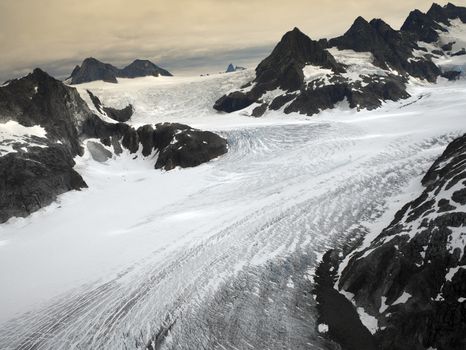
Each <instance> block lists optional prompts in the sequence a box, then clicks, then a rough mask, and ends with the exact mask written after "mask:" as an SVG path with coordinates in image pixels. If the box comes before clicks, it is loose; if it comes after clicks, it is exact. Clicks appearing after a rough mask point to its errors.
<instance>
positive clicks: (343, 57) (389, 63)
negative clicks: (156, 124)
mask: <svg viewBox="0 0 466 350" xmlns="http://www.w3.org/2000/svg"><path fill="white" fill-rule="evenodd" d="M456 18H458V19H460V20H462V21H463V22H464V23H466V8H462V7H456V6H454V5H452V4H448V5H446V6H444V7H441V6H439V5H436V4H434V5H433V6H432V8H431V9H430V10H429V11H428V12H427V13H426V14H424V13H422V12H420V11H418V10H416V11H413V12H412V13H411V14H410V15H409V17H408V18H407V20H406V22H405V24H404V25H403V27H402V29H401V30H400V31H397V30H394V29H393V28H391V27H390V26H389V25H388V24H387V23H385V22H384V21H382V20H381V19H373V20H371V21H370V22H368V21H366V20H365V19H364V18H362V17H358V18H357V19H356V20H355V21H354V23H353V25H352V26H351V27H350V28H349V30H348V31H347V32H346V33H345V34H343V35H342V36H340V37H337V38H333V39H330V40H327V39H322V40H319V41H313V40H311V39H310V38H308V37H307V36H306V35H304V34H303V33H301V32H300V31H299V30H298V29H297V28H295V29H293V30H292V31H290V32H288V33H286V34H285V35H284V36H283V38H282V39H281V41H280V42H279V43H278V44H277V46H276V47H275V49H274V50H273V52H272V53H271V54H270V56H268V57H267V58H266V59H264V60H263V61H262V62H261V63H260V64H259V65H258V66H257V68H256V78H255V79H254V80H253V81H252V82H250V83H249V84H247V85H246V86H244V87H242V88H241V89H238V91H234V92H232V93H230V94H229V95H225V96H222V97H221V98H220V99H219V100H217V102H216V103H215V104H214V109H216V110H218V111H224V112H227V113H231V112H234V111H237V110H241V109H245V108H247V110H248V112H249V113H250V114H251V115H253V116H261V115H263V114H265V113H267V110H279V109H282V110H283V112H284V113H292V112H298V113H302V114H307V115H313V114H316V113H318V112H319V111H322V110H324V109H329V108H334V107H335V105H336V104H337V103H339V102H342V101H345V100H346V101H348V103H349V105H350V107H351V108H357V109H361V108H367V109H372V108H377V107H379V106H380V105H381V104H382V103H383V102H384V101H389V100H392V101H397V100H399V99H404V98H408V97H409V96H410V95H409V93H408V92H407V91H406V83H407V82H408V80H409V78H410V77H414V78H419V79H423V80H427V81H429V82H435V81H436V80H437V78H438V77H439V76H443V77H446V78H447V79H450V80H454V79H456V78H457V77H458V76H459V75H460V74H461V73H460V72H461V70H460V69H456V68H455V67H446V68H447V69H445V71H442V69H441V67H440V66H438V65H437V64H436V63H435V62H434V61H433V59H438V58H439V57H442V56H443V55H447V56H455V55H462V54H463V53H466V49H465V50H464V51H463V50H459V51H457V52H451V50H452V47H453V44H454V43H444V42H441V41H440V40H439V35H440V34H439V33H442V32H448V28H449V26H450V25H451V23H450V20H451V19H456ZM420 41H424V42H428V43H434V44H435V46H434V47H438V49H435V50H433V51H431V52H430V51H429V50H427V49H426V48H425V45H422V43H421V44H420ZM452 68H453V69H452ZM455 72H456V73H455ZM249 106H251V107H250V109H249Z"/></svg>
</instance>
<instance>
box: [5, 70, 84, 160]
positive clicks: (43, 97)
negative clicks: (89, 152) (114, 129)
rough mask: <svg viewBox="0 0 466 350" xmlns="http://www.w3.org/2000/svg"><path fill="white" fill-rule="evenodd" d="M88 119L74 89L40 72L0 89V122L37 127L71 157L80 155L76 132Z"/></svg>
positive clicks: (82, 102) (36, 71) (80, 147)
mask: <svg viewBox="0 0 466 350" xmlns="http://www.w3.org/2000/svg"><path fill="white" fill-rule="evenodd" d="M91 117H92V112H91V111H90V109H89V108H88V106H87V104H86V102H84V101H83V100H82V99H81V96H79V93H78V92H77V91H76V90H75V89H72V88H69V87H67V86H66V85H64V84H63V83H62V82H61V81H59V80H56V79H54V78H52V77H51V76H49V75H48V74H47V73H45V72H44V71H42V70H40V69H35V70H34V72H33V73H31V74H29V75H28V76H26V77H24V78H21V79H15V80H12V81H11V82H10V83H9V84H8V85H7V86H4V87H1V88H0V122H2V123H5V122H7V121H9V120H14V121H17V122H18V123H20V124H21V125H24V126H34V125H40V126H42V127H43V128H44V129H45V130H46V131H47V137H48V139H49V140H51V141H60V142H62V143H63V144H64V145H66V146H67V147H68V148H69V149H70V152H71V154H72V156H75V155H78V154H79V155H80V154H82V152H83V151H82V146H81V142H80V140H79V130H80V129H81V126H82V124H83V123H84V121H85V120H87V119H89V118H91Z"/></svg>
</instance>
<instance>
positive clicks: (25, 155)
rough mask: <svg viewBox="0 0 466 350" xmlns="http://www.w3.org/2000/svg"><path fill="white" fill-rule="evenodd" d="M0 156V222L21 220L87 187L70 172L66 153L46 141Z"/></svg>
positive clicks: (68, 158) (65, 149)
mask: <svg viewBox="0 0 466 350" xmlns="http://www.w3.org/2000/svg"><path fill="white" fill-rule="evenodd" d="M47 143H48V146H47V147H37V146H35V147H28V149H27V152H25V151H24V150H22V149H19V150H18V151H17V152H14V153H8V154H7V155H5V156H2V157H0V223H3V222H5V221H7V220H8V219H9V218H11V217H13V216H17V217H24V216H27V215H29V214H31V213H33V212H35V211H36V210H38V209H40V208H42V207H44V206H46V205H49V204H50V203H52V202H53V201H54V200H56V198H57V196H58V195H60V194H62V193H65V192H67V191H70V190H79V189H81V188H83V187H87V185H86V183H85V182H84V180H83V179H82V177H81V176H80V175H79V174H78V173H77V172H76V171H75V170H74V169H73V166H74V164H75V163H74V161H73V158H72V156H71V153H70V151H69V150H68V149H67V148H66V147H65V146H64V145H61V144H53V143H49V141H47Z"/></svg>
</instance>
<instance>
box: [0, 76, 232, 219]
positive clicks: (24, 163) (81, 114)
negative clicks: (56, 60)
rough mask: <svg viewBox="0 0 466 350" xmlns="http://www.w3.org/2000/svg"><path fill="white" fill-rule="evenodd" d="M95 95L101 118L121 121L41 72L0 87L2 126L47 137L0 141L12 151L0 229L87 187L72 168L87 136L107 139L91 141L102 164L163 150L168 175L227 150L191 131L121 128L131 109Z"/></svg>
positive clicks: (4, 157) (0, 188)
mask: <svg viewBox="0 0 466 350" xmlns="http://www.w3.org/2000/svg"><path fill="white" fill-rule="evenodd" d="M89 95H90V97H91V100H92V102H93V103H94V105H95V107H96V109H97V110H98V112H99V113H101V114H105V115H107V116H108V117H110V118H112V119H114V120H116V121H120V122H115V123H108V122H105V121H104V120H102V119H101V118H100V116H99V115H96V114H93V113H92V111H91V110H90V109H89V107H88V105H87V104H86V102H85V101H84V100H82V99H81V96H80V95H79V93H78V92H77V91H76V89H74V88H72V87H69V86H66V85H65V84H63V83H62V82H61V81H58V80H56V79H54V78H52V77H50V76H49V75H48V74H47V73H45V72H43V71H41V70H40V69H36V70H34V72H33V73H31V74H29V75H28V76H26V77H24V78H21V79H16V80H12V81H10V82H9V84H8V85H5V86H2V87H0V123H6V122H10V121H15V122H17V123H19V124H20V125H22V126H24V127H33V126H40V127H42V128H43V130H45V131H42V132H43V133H44V135H42V134H41V136H37V135H28V134H25V135H23V136H22V137H20V138H18V139H17V140H15V139H11V140H10V139H7V140H5V139H2V140H0V146H4V148H3V149H5V147H6V146H8V147H7V149H11V150H10V151H7V152H4V151H0V179H1V180H0V223H2V222H5V221H6V220H8V219H9V218H10V217H12V216H19V217H22V216H27V215H29V214H30V213H32V212H34V211H36V210H38V209H40V208H41V207H43V206H45V205H48V204H50V203H51V202H53V201H54V200H55V199H56V197H57V196H58V195H60V194H62V193H64V192H67V191H70V190H79V189H81V188H83V187H87V185H86V183H85V182H84V180H83V179H82V177H81V176H80V175H79V174H78V173H77V172H76V171H75V170H74V169H73V166H74V165H75V162H74V160H73V158H74V157H75V156H77V155H82V154H83V152H84V148H83V147H82V143H83V141H84V140H85V139H87V138H97V139H100V141H101V142H100V143H99V142H96V141H87V142H86V146H87V149H88V150H89V152H90V154H91V156H92V157H93V159H94V160H96V161H98V162H105V161H107V160H108V159H109V158H112V157H114V155H119V154H121V153H122V152H123V150H124V149H128V150H129V152H130V153H136V152H138V151H139V149H140V147H141V146H142V154H143V156H149V155H151V154H152V153H155V152H158V153H159V157H158V159H157V162H156V164H155V165H154V166H155V168H157V169H159V168H164V169H166V170H170V169H173V168H174V167H176V166H180V167H192V166H197V165H199V164H201V163H204V162H206V161H209V160H211V159H213V158H215V157H218V156H220V155H222V154H224V153H226V152H227V150H228V149H227V143H226V140H225V139H223V138H221V137H220V136H218V135H216V134H214V133H211V132H204V131H201V130H197V129H192V128H190V127H189V126H187V125H182V124H168V123H167V124H159V125H155V128H153V127H152V126H151V125H145V126H143V127H140V128H139V129H138V130H136V129H134V128H133V127H131V126H129V125H128V124H125V123H124V122H121V121H127V120H128V119H129V118H130V117H131V115H132V110H133V109H132V106H131V105H129V106H128V107H126V108H124V109H122V110H118V109H114V108H108V107H104V106H103V105H102V103H101V102H100V100H99V99H98V98H97V97H96V96H95V95H93V94H92V93H90V92H89ZM26 129H27V128H26ZM39 129H41V128H39ZM41 130H42V129H41ZM0 150H1V148H0ZM5 153H6V154H5Z"/></svg>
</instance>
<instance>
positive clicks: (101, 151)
mask: <svg viewBox="0 0 466 350" xmlns="http://www.w3.org/2000/svg"><path fill="white" fill-rule="evenodd" d="M86 146H87V149H88V150H89V152H90V153H91V156H92V159H94V160H95V161H97V162H99V163H103V162H106V161H107V160H109V159H111V158H112V156H113V154H112V152H110V151H109V150H107V149H106V148H105V147H104V146H102V145H101V144H100V143H98V142H94V141H87V143H86Z"/></svg>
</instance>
